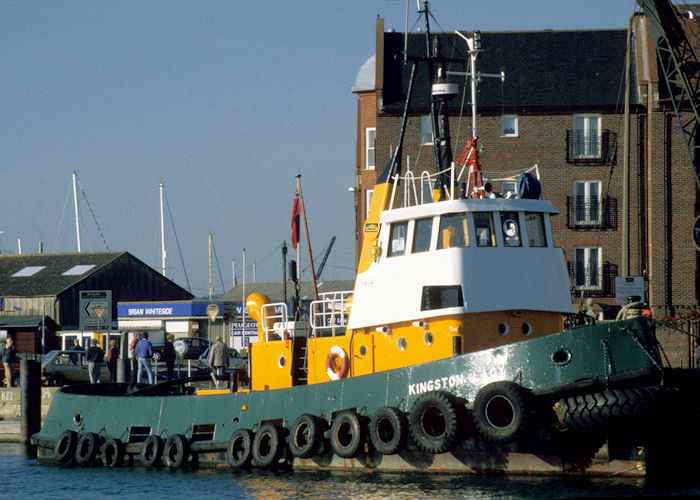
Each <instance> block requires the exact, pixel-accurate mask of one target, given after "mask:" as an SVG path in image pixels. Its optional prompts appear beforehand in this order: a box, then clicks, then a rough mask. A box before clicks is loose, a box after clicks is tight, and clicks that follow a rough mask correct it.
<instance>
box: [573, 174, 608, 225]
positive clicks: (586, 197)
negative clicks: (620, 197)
mask: <svg viewBox="0 0 700 500" xmlns="http://www.w3.org/2000/svg"><path fill="white" fill-rule="evenodd" d="M594 185H597V188H598V189H597V197H598V203H597V206H596V215H597V217H596V218H595V219H593V218H592V217H591V216H590V208H591V207H590V206H589V204H590V203H591V198H592V197H591V189H590V188H591V187H592V186H594ZM577 186H584V187H583V191H584V192H583V218H579V217H578V212H579V208H578V203H579V202H578V200H579V199H580V198H581V196H579V195H578V193H577ZM573 187H574V195H573V212H574V224H576V225H577V226H586V225H589V226H590V225H598V224H600V223H601V221H602V218H603V214H602V210H603V201H602V192H603V183H602V181H600V180H599V179H574V186H573Z"/></svg>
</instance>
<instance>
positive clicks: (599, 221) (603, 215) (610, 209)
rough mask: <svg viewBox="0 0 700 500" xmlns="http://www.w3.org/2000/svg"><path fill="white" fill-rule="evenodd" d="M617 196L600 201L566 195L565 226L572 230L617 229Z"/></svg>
mask: <svg viewBox="0 0 700 500" xmlns="http://www.w3.org/2000/svg"><path fill="white" fill-rule="evenodd" d="M617 218H618V217H617V198H611V197H609V196H606V197H605V198H602V199H601V200H600V201H597V200H591V199H587V198H583V197H579V196H567V197H566V227H568V228H569V229H573V230H583V231H585V230H591V229H602V230H603V231H617Z"/></svg>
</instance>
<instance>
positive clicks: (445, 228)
mask: <svg viewBox="0 0 700 500" xmlns="http://www.w3.org/2000/svg"><path fill="white" fill-rule="evenodd" d="M466 246H469V233H468V232H467V216H466V215H465V214H448V215H443V216H442V217H440V236H439V238H438V245H437V247H438V250H440V249H441V248H453V247H466Z"/></svg>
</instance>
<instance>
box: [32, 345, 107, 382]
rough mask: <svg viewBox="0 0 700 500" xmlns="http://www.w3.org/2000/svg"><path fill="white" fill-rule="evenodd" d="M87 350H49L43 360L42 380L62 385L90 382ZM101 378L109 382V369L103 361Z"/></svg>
mask: <svg viewBox="0 0 700 500" xmlns="http://www.w3.org/2000/svg"><path fill="white" fill-rule="evenodd" d="M86 356H87V354H86V351H80V350H75V351H73V350H68V351H49V353H48V354H47V355H46V356H44V360H43V361H42V362H41V380H42V382H44V383H45V384H46V385H49V386H53V387H62V386H64V385H66V384H76V383H88V382H90V375H89V374H88V365H87V359H86ZM100 379H101V380H102V381H103V382H109V369H108V368H107V364H106V363H102V367H101V370H100Z"/></svg>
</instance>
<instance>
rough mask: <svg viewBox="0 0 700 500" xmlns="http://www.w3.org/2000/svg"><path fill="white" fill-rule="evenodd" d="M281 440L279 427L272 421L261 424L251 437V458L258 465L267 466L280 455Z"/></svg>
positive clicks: (275, 461) (274, 461)
mask: <svg viewBox="0 0 700 500" xmlns="http://www.w3.org/2000/svg"><path fill="white" fill-rule="evenodd" d="M282 449H283V441H282V439H281V430H280V428H279V427H278V426H277V425H275V424H272V423H267V424H263V425H262V426H261V427H260V430H259V431H258V432H256V433H255V438H254V439H253V460H254V461H255V465H257V466H258V467H269V466H271V465H274V464H276V463H277V461H278V460H279V459H280V457H281V456H282Z"/></svg>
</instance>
